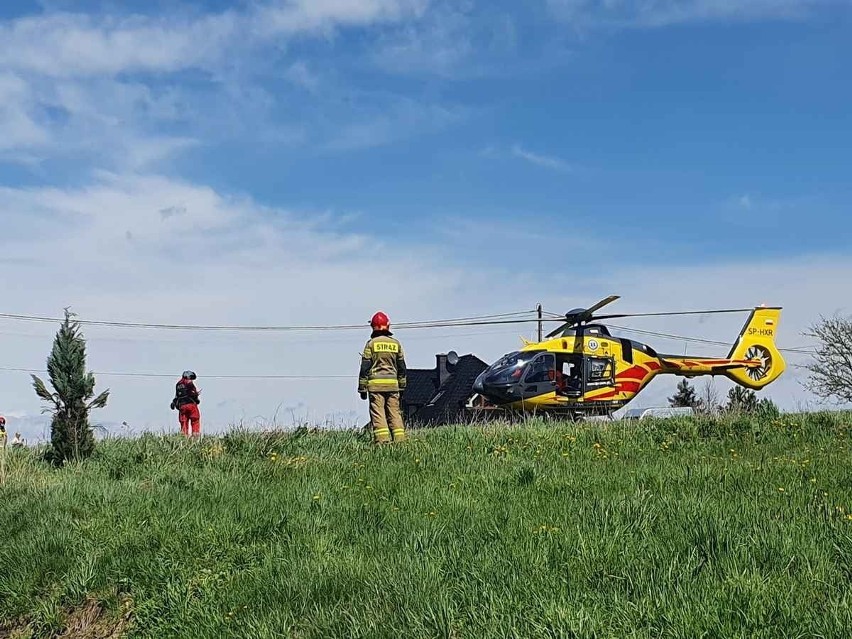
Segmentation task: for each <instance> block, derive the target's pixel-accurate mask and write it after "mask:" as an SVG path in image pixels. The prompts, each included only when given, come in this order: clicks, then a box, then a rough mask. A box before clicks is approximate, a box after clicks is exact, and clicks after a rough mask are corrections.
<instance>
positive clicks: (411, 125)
mask: <svg viewBox="0 0 852 639" xmlns="http://www.w3.org/2000/svg"><path fill="white" fill-rule="evenodd" d="M353 111H354V113H352V114H350V115H348V116H347V121H346V122H345V123H343V124H342V125H340V126H339V127H338V128H337V129H336V130H334V131H328V132H327V133H326V135H327V136H328V138H329V142H328V143H327V144H326V146H327V147H328V148H330V149H335V150H352V149H365V148H371V147H377V146H383V145H385V144H388V143H390V142H393V141H395V140H398V139H400V138H403V137H414V136H417V135H421V134H423V133H427V132H431V131H436V130H438V129H441V128H443V127H445V126H448V125H449V124H452V123H453V122H457V121H458V120H460V119H461V118H463V117H464V116H465V110H464V109H460V108H449V107H444V106H441V105H440V104H429V103H423V102H418V101H415V100H410V99H405V98H395V99H392V98H389V97H387V96H386V97H385V99H384V101H383V102H382V104H381V106H380V107H379V108H377V107H375V106H371V107H366V108H362V109H359V110H353Z"/></svg>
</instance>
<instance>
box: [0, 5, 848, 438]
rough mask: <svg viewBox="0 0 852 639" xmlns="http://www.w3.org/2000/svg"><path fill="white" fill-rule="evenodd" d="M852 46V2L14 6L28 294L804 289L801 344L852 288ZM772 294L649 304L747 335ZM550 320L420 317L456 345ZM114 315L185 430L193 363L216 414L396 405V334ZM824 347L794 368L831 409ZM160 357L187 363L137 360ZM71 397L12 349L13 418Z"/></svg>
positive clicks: (649, 396) (574, 293)
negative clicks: (181, 399) (215, 330)
mask: <svg viewBox="0 0 852 639" xmlns="http://www.w3.org/2000/svg"><path fill="white" fill-rule="evenodd" d="M850 58H852V1H850V0H750V1H749V2H742V1H736V0H600V1H594V0H529V1H528V2H523V3H521V2H513V1H509V0H489V1H488V2H486V1H484V0H457V1H455V2H447V1H442V0H263V1H259V2H244V1H232V2H226V1H224V0H209V1H207V2H204V1H198V2H177V1H171V0H170V1H168V2H166V1H165V0H159V1H158V0H154V1H150V0H148V1H145V2H142V1H141V0H133V1H123V2H115V1H114V0H112V1H100V0H85V1H79V0H75V1H74V2H71V1H70V0H44V1H42V2H17V1H14V0H13V1H10V2H4V3H2V5H0V238H2V252H0V269H2V274H3V276H2V278H0V313H12V314H34V315H46V316H49V317H58V316H60V315H61V314H62V309H63V308H65V307H70V308H71V309H72V310H73V311H74V312H76V313H77V314H78V316H79V317H80V318H81V319H94V320H118V321H130V322H153V323H184V324H239V325H246V324H251V325H258V324H260V325H289V324H358V323H366V322H367V321H368V320H369V317H370V316H371V315H372V314H373V312H375V311H376V310H379V309H382V310H384V311H386V312H388V314H390V316H391V319H392V321H399V322H401V321H407V320H423V319H433V318H441V317H455V316H466V315H476V314H484V313H499V312H511V311H519V310H527V309H532V308H534V307H535V305H536V304H537V303H542V304H543V305H544V307H545V309H547V310H548V311H552V312H564V311H566V310H568V309H570V308H574V307H577V306H588V305H590V304H592V303H594V302H595V301H596V300H598V299H600V298H602V297H605V296H607V295H609V294H618V295H621V296H622V299H621V300H620V301H619V302H618V304H617V306H614V307H612V309H613V311H624V312H630V311H636V312H640V311H659V310H689V309H704V308H718V307H735V308H740V307H750V306H754V305H757V304H761V303H766V304H770V305H779V306H783V307H784V311H783V314H782V320H781V326H780V328H779V340H778V341H779V345H781V346H788V347H800V346H802V345H808V344H810V342H809V341H808V339H807V338H806V337H805V336H803V333H804V332H805V331H806V329H807V327H808V326H809V325H810V324H811V323H813V322H814V321H816V320H818V319H819V316H820V315H831V314H834V313H841V314H852V307H850V301H849V298H848V296H847V294H846V292H847V291H848V282H849V281H850V279H852V255H850V251H849V246H850V245H852V224H850V222H849V221H848V216H849V214H850V204H852V180H850V172H852V159H851V158H850V153H849V149H852V83H850V82H849V81H848V68H847V67H848V60H849V59H850ZM743 319H744V318H743V317H729V316H712V317H711V316H700V317H696V318H662V319H650V318H646V319H639V318H637V319H634V320H630V321H628V320H623V323H624V325H626V326H632V327H634V328H638V329H642V330H653V331H663V332H669V333H676V334H680V335H691V336H699V337H706V338H710V339H717V340H724V341H729V340H733V339H734V338H735V336H736V334H737V332H738V330H739V328H740V325H741V323H742V321H743ZM628 322H629V323H628ZM55 330H56V325H54V324H49V323H48V324H39V323H26V322H19V321H12V320H0V358H2V363H0V364H2V365H0V368H6V369H9V368H12V369H38V368H43V366H44V361H45V358H46V356H47V354H48V352H49V349H50V344H51V340H52V336H53V334H54V332H55ZM532 330H533V328H532V327H505V326H497V327H483V328H478V329H467V328H466V329H463V330H461V329H441V330H435V331H420V332H415V331H407V332H406V331H399V333H398V336H399V337H400V338H401V339H402V340H403V342H404V344H405V345H406V349H407V352H408V359H409V365H410V366H412V367H424V368H425V367H430V366H431V365H432V364H433V362H434V355H435V354H436V353H438V352H446V351H447V350H450V349H454V350H456V351H458V352H460V353H474V354H476V355H478V356H479V357H481V358H482V359H484V360H486V361H489V362H490V361H493V360H494V359H496V358H497V357H499V356H500V355H501V354H503V353H505V352H508V351H511V350H514V349H515V348H516V347H517V346H518V344H519V343H520V342H519V339H518V337H519V335H525V336H527V337H531V336H532ZM85 335H86V337H87V339H88V354H89V365H90V367H91V368H92V369H93V370H95V371H96V372H101V373H103V374H101V375H99V376H98V388H99V389H103V388H107V387H108V388H110V390H111V392H112V398H111V401H110V403H109V405H108V407H107V408H106V409H104V410H102V411H99V413H98V414H97V416H96V419H95V421H96V422H99V423H103V424H106V425H108V426H109V427H110V428H113V429H114V428H116V425H117V424H122V422H125V423H126V424H127V426H124V427H123V429H124V430H125V431H126V432H141V431H143V430H155V431H168V430H174V428H175V427H176V415H175V413H173V412H171V411H170V410H169V407H168V405H169V402H170V400H171V396H172V393H173V385H174V381H175V380H176V378H177V377H178V376H179V374H180V372H181V371H183V370H185V369H188V368H189V369H192V370H195V371H196V372H197V373H198V375H199V380H198V381H199V386H200V387H201V388H202V397H203V401H202V406H201V408H202V416H203V420H204V423H205V428H206V429H207V430H208V432H211V431H217V430H223V429H226V428H228V427H230V426H232V425H243V426H247V427H256V426H268V425H271V424H282V425H292V424H294V423H301V422H311V423H327V424H334V425H338V426H350V425H360V424H361V423H363V422H365V421H366V419H367V416H366V410H365V406H364V403H363V402H361V401H360V400H359V399H358V397H357V394H356V393H355V380H354V377H355V375H356V373H357V368H358V356H359V351H360V349H361V348H362V346H363V342H364V340H365V339H366V338H367V334H366V331H365V333H364V334H360V333H358V332H355V333H335V334H331V335H329V334H322V335H317V334H305V333H300V334H286V335H282V334H274V335H269V334H256V333H239V334H235V333H223V334H211V333H203V334H198V333H187V332H167V331H150V330H148V331H143V330H131V329H118V328H103V327H94V326H87V327H86V329H85ZM631 336H634V337H635V335H631ZM647 341H648V342H649V343H651V344H652V345H653V346H655V347H656V348H658V350H663V351H665V350H668V351H673V352H682V351H683V350H684V348H685V347H686V346H687V345H686V344H684V343H683V342H682V341H677V340H669V341H666V340H660V339H657V340H654V339H652V338H647ZM687 350H688V352H696V353H697V354H707V355H720V354H721V355H724V354H725V353H724V352H722V353H720V352H718V351H713V349H712V348H710V349H709V351H708V349H707V348H706V347H703V346H697V347H696V345H694V344H692V345H688V349H687ZM722 350H724V349H722ZM804 363H806V359H803V357H802V356H801V355H793V354H791V355H790V356H789V357H788V371H787V372H786V373H785V375H784V376H783V377H782V378H781V379H780V380H779V381H777V382H775V383H774V384H773V385H771V386H770V387H769V388H767V389H766V390H765V391H763V393H764V394H765V395H767V396H769V397H771V398H772V399H773V400H775V401H776V402H777V403H778V404H779V405H781V406H782V407H784V408H785V409H788V410H794V409H800V408H809V407H814V406H818V405H819V403H818V402H817V400H816V398H814V397H813V396H811V395H809V394H808V392H807V391H806V390H805V389H804V388H803V387H802V381H803V380H804V378H805V374H804V372H803V371H802V370H801V368H800V366H801V365H802V364H804ZM139 372H145V373H156V374H161V375H165V377H133V376H116V375H107V374H106V373H139ZM205 375H207V376H208V379H205ZM217 375H237V376H252V375H255V376H266V375H296V376H300V375H301V376H336V377H333V378H323V379H305V380H280V379H279V380H271V379H237V380H233V379H231V380H221V379H214V377H215V376H217ZM676 381H677V380H676V379H675V378H672V379H663V378H660V379H658V380H656V381H655V382H654V383H653V384H652V385H651V386H650V387H649V388H648V389H647V390H646V391H644V392H643V394H642V395H640V396H639V398H638V399H637V400H636V402H635V405H636V406H653V405H660V404H661V403H665V398H666V396H667V394H671V392H672V389H673V386H674V384H675V383H676ZM717 386H718V388H719V389H720V391H721V392H722V393H724V392H725V391H726V390H727V386H726V385H725V382H722V381H719V382H717ZM40 409H41V405H40V403H39V401H38V400H37V399H36V398H35V395H34V393H33V392H32V389H31V388H30V382H29V378H28V376H27V375H26V374H24V373H21V372H16V371H8V370H5V371H4V370H0V412H2V413H3V414H5V415H6V416H7V417H8V418H9V421H10V426H9V427H10V429H12V430H15V429H16V428H17V429H22V430H24V431H25V434H27V435H29V436H30V437H38V436H39V435H40V434H43V432H44V418H43V417H42V416H41V413H40Z"/></svg>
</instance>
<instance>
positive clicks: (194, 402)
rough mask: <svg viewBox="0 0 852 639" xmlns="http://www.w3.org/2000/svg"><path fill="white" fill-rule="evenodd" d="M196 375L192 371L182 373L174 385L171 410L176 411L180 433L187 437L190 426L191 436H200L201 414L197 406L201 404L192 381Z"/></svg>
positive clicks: (197, 391)
mask: <svg viewBox="0 0 852 639" xmlns="http://www.w3.org/2000/svg"><path fill="white" fill-rule="evenodd" d="M197 377H198V376H197V375H196V374H195V373H194V372H193V371H184V372H183V375H182V376H181V378H180V379H179V380H178V383H177V384H175V398H174V399H173V400H172V410H175V409H177V411H178V419H179V420H180V432H181V433H182V434H183V435H186V436H187V437H189V429H190V426H192V436H193V437H198V436H200V435H201V413H200V412H199V410H198V405H199V404H200V403H201V398H200V397H199V396H198V395H199V390H198V389H197V388H196V387H195V383H194V380H195V379H197Z"/></svg>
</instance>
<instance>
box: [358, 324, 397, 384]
mask: <svg viewBox="0 0 852 639" xmlns="http://www.w3.org/2000/svg"><path fill="white" fill-rule="evenodd" d="M405 374H406V368H405V355H404V353H403V352H402V344H400V343H399V342H398V341H397V340H396V339H394V338H393V337H392V335H391V333H390V332H388V331H376V332H374V333H373V336H372V338H371V339H370V341H369V342H367V345H366V346H365V347H364V354H363V355H362V356H361V373H360V375H358V392H359V393H366V392H369V393H395V392H399V391H402V390H405V381H406V380H405Z"/></svg>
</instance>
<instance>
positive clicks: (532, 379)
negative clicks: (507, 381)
mask: <svg viewBox="0 0 852 639" xmlns="http://www.w3.org/2000/svg"><path fill="white" fill-rule="evenodd" d="M555 365H556V359H555V358H554V357H553V355H550V354H547V353H542V354H541V355H539V356H538V357H537V358H536V359H535V360H533V361H532V362H530V365H529V367H528V368H527V374H526V377H524V383H525V384H546V383H548V382H553V381H554V379H555Z"/></svg>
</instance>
